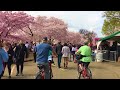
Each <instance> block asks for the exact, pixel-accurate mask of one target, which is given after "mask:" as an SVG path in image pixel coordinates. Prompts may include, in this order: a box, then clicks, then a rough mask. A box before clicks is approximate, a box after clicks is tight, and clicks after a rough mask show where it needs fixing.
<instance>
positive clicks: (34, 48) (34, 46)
mask: <svg viewBox="0 0 120 90" xmlns="http://www.w3.org/2000/svg"><path fill="white" fill-rule="evenodd" d="M36 52H37V51H36V43H34V45H33V57H34V62H36Z"/></svg>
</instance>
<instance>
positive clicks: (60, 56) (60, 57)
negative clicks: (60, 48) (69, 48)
mask: <svg viewBox="0 0 120 90" xmlns="http://www.w3.org/2000/svg"><path fill="white" fill-rule="evenodd" d="M61 59H62V54H58V67H59V68H60V64H61Z"/></svg>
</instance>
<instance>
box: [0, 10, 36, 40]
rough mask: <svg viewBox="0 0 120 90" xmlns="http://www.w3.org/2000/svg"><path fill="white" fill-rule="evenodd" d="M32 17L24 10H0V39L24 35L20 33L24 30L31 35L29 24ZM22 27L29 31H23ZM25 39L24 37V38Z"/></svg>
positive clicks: (18, 37)
mask: <svg viewBox="0 0 120 90" xmlns="http://www.w3.org/2000/svg"><path fill="white" fill-rule="evenodd" d="M33 20H34V17H32V16H30V15H28V14H26V13H24V12H20V11H19V12H12V11H0V38H1V39H5V38H6V39H8V38H10V39H11V38H12V39H20V38H24V36H23V37H22V36H17V35H16V34H19V35H21V34H20V33H22V32H25V33H26V34H29V35H31V36H32V35H33V33H32V31H31V29H30V28H29V26H30V24H32V23H33ZM24 28H29V32H28V31H27V32H26V31H25V30H24ZM24 39H25V38H24Z"/></svg>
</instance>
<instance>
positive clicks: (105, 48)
mask: <svg viewBox="0 0 120 90" xmlns="http://www.w3.org/2000/svg"><path fill="white" fill-rule="evenodd" d="M119 43H120V31H118V32H116V33H113V34H111V35H109V36H106V37H104V38H101V39H100V40H99V41H98V43H97V53H96V60H97V62H102V61H115V62H117V61H118V59H119V57H120V44H119Z"/></svg>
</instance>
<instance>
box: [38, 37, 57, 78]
mask: <svg viewBox="0 0 120 90" xmlns="http://www.w3.org/2000/svg"><path fill="white" fill-rule="evenodd" d="M47 41H48V39H47V37H44V38H43V43H41V44H39V45H37V46H36V51H37V52H36V55H37V56H36V63H37V64H38V65H44V70H45V79H50V73H49V69H50V68H49V62H48V54H49V51H50V50H51V51H52V47H51V46H50V45H49V44H48V43H47ZM53 53H55V51H54V50H53Z"/></svg>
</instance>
